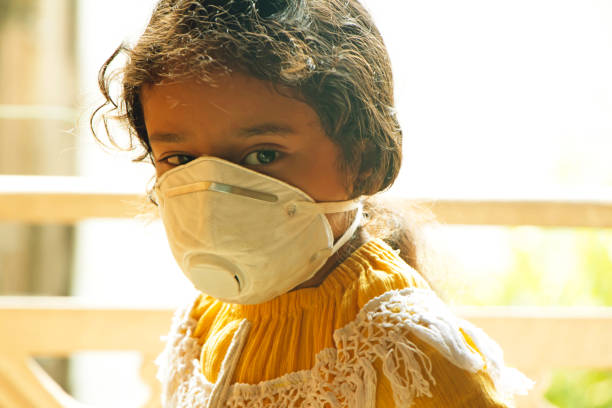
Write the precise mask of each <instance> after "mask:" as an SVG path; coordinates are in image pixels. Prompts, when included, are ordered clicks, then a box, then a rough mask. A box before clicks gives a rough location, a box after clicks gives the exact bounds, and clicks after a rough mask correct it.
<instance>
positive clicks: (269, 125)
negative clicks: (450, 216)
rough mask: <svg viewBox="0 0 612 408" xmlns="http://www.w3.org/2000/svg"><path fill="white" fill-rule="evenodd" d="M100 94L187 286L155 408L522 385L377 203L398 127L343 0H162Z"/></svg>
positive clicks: (514, 389)
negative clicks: (142, 170)
mask: <svg viewBox="0 0 612 408" xmlns="http://www.w3.org/2000/svg"><path fill="white" fill-rule="evenodd" d="M119 54H125V55H127V57H128V60H127V64H126V65H125V67H124V68H123V69H122V72H121V74H122V75H121V76H120V78H121V81H122V82H121V84H122V90H123V92H122V94H121V97H120V99H119V101H115V100H113V98H112V97H111V95H110V87H111V85H112V83H113V78H115V76H113V75H112V73H111V72H110V70H109V68H108V67H109V64H110V63H111V62H112V61H113V60H114V59H115V57H117V55H119ZM100 87H101V89H102V92H103V94H104V95H105V97H106V104H107V105H108V104H110V106H111V108H113V109H114V110H117V111H119V113H120V115H121V116H120V119H121V120H123V121H125V122H127V124H128V125H129V129H130V131H131V134H132V136H133V137H134V138H136V139H137V140H138V142H139V143H140V145H142V147H143V148H144V150H145V153H144V154H143V155H142V156H141V159H145V158H146V159H150V160H151V161H152V162H153V164H154V166H155V170H156V176H157V179H156V183H155V186H154V188H153V191H152V193H153V194H152V196H153V198H154V200H155V201H156V203H157V204H158V205H159V210H160V214H161V217H162V220H163V222H164V225H165V228H166V232H167V236H168V241H169V244H170V247H171V249H172V252H173V254H174V256H175V258H176V261H177V262H178V264H179V265H180V267H181V269H182V270H183V271H184V273H185V275H186V276H187V277H188V278H189V279H190V280H191V281H192V283H193V284H194V286H195V287H196V289H198V296H197V297H196V298H195V299H194V300H190V301H189V304H188V306H187V307H186V308H185V309H184V310H179V311H178V312H177V314H176V315H175V318H174V321H173V323H172V328H171V331H170V334H169V336H168V340H167V344H166V348H165V350H164V352H163V353H162V355H161V356H160V357H159V360H158V363H159V366H160V368H159V379H160V380H161V381H162V384H163V403H164V406H165V407H185V408H187V407H219V406H230V407H247V406H248V407H251V406H253V407H508V406H511V405H512V399H513V395H514V394H516V393H524V392H525V391H526V390H527V389H528V388H529V387H530V385H531V384H530V381H529V380H528V379H527V378H526V377H524V376H523V375H522V374H521V373H520V372H518V371H516V370H514V369H511V368H507V367H505V366H504V363H503V358H502V353H501V350H500V349H499V347H498V346H497V345H496V344H495V343H494V342H493V341H492V340H490V339H489V338H488V337H487V336H486V334H484V333H483V332H482V331H481V330H479V329H478V328H476V327H474V326H473V325H471V324H470V323H468V322H466V321H464V320H461V319H458V318H457V317H455V316H453V315H452V314H451V313H450V312H449V311H448V309H447V308H446V307H445V306H444V304H443V303H442V302H441V301H440V300H439V298H438V297H437V296H436V294H435V292H434V290H433V289H432V287H431V285H430V284H429V282H428V280H427V279H426V278H427V277H426V276H423V275H421V274H420V273H419V272H418V270H420V265H419V259H417V258H416V254H417V253H416V251H415V248H416V245H417V242H416V241H415V239H414V237H413V236H412V235H413V234H411V233H409V232H408V230H407V229H406V228H405V227H403V226H401V225H399V224H398V223H397V218H392V217H390V216H388V215H385V213H386V211H385V210H384V209H382V210H381V209H377V208H376V207H375V206H373V205H372V204H371V202H372V200H370V198H371V197H372V196H374V195H375V194H376V193H378V192H380V191H383V190H385V189H386V188H388V187H389V186H390V185H391V184H392V183H393V181H394V179H395V178H396V176H397V173H398V170H399V166H400V160H401V131H400V129H399V125H398V122H397V118H396V116H395V113H394V109H393V91H392V76H391V70H390V64H389V59H388V56H387V53H386V49H385V46H384V44H383V41H382V39H381V37H380V34H379V32H378V30H377V29H376V27H375V26H374V24H373V22H372V20H371V17H370V16H369V14H368V13H367V12H366V10H365V9H364V8H363V6H362V5H361V4H359V3H358V2H357V0H260V1H256V0H233V1H232V0H230V1H225V0H199V1H196V0H162V1H160V2H159V4H158V5H157V7H156V8H155V10H154V12H153V15H152V17H151V20H150V22H149V24H148V26H147V28H146V30H145V32H144V34H143V35H142V36H141V37H140V39H139V41H138V42H137V44H136V45H135V46H134V47H133V48H129V47H127V46H121V47H119V48H118V50H117V51H116V52H115V53H114V54H113V55H112V56H111V58H110V59H109V60H108V61H107V63H106V64H105V65H104V66H103V67H102V69H101V72H100ZM101 108H102V107H101ZM98 112H102V111H100V110H99V111H98ZM108 115H109V113H108V112H107V113H106V114H103V117H104V119H105V120H106V118H108V117H109V116H108ZM381 226H383V227H384V228H381ZM410 265H411V266H410Z"/></svg>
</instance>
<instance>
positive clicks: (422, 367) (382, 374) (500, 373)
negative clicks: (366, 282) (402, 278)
mask: <svg viewBox="0 0 612 408" xmlns="http://www.w3.org/2000/svg"><path fill="white" fill-rule="evenodd" d="M334 338H335V341H336V343H337V347H338V359H339V360H344V361H347V362H348V361H352V360H353V361H354V362H356V361H357V360H359V359H363V358H366V359H367V360H369V361H372V362H374V364H375V366H376V367H377V371H378V377H379V378H378V382H379V384H378V389H377V402H378V403H377V405H378V406H395V407H411V406H416V407H426V406H432V407H434V406H435V407H439V406H445V407H463V406H470V407H476V406H483V407H508V406H509V407H511V406H514V405H513V397H514V395H515V394H525V393H526V392H527V391H528V390H529V389H530V388H531V387H532V386H533V382H532V381H531V380H529V379H528V378H527V377H525V376H524V375H523V374H522V373H521V372H520V371H518V370H516V369H514V368H510V367H506V366H505V365H504V361H503V352H502V350H501V348H500V347H499V346H498V345H497V344H496V343H495V342H494V341H493V340H492V339H490V338H489V337H488V336H487V335H486V334H485V333H484V332H483V331H482V330H480V329H479V328H477V327H475V326H474V325H472V324H471V323H469V322H467V321H465V320H463V319H460V318H457V317H456V316H454V315H453V314H452V312H451V311H450V310H449V309H448V307H447V306H446V305H445V304H444V303H443V302H442V301H441V300H440V299H439V298H438V297H437V296H436V295H435V293H434V292H433V291H431V290H428V289H418V288H408V289H402V290H397V291H390V292H387V293H385V294H383V295H381V296H379V297H377V298H375V299H372V300H371V301H370V302H369V303H368V304H367V305H366V306H365V307H364V308H363V309H362V310H361V311H360V313H359V314H358V316H357V318H356V319H355V320H354V321H353V322H351V323H350V324H348V325H347V326H345V327H344V328H342V329H340V330H338V331H336V333H335V337H334ZM385 385H386V386H385ZM386 390H388V392H387V394H389V393H390V394H392V395H384V394H385V391H386ZM385 401H388V403H384V402H385Z"/></svg>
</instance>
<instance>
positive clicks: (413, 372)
mask: <svg viewBox="0 0 612 408" xmlns="http://www.w3.org/2000/svg"><path fill="white" fill-rule="evenodd" d="M192 306H193V302H191V303H190V304H189V306H188V307H186V308H184V309H182V310H179V311H177V313H176V314H175V316H174V318H173V322H172V327H171V330H170V334H169V335H168V337H167V343H166V347H165V349H164V351H163V352H162V354H161V355H160V356H159V357H158V359H157V364H158V365H159V371H158V375H157V377H158V379H159V380H160V381H161V383H162V388H163V389H162V392H163V393H162V401H163V406H164V407H166V408H198V407H201V408H204V407H206V408H208V407H209V404H210V403H211V401H210V399H211V393H212V391H213V388H214V387H215V385H214V384H212V383H210V382H209V381H208V380H206V378H205V377H204V375H203V374H202V371H201V365H200V361H199V356H200V350H201V346H200V345H199V344H198V343H197V341H196V340H195V339H194V338H193V337H192V336H191V334H192V333H193V330H194V329H195V327H196V324H197V322H196V321H195V320H194V319H192V318H190V317H189V313H190V311H191V309H192ZM459 329H462V330H464V331H465V332H466V333H467V334H468V335H469V336H470V337H471V338H472V339H473V340H474V343H475V344H476V346H477V347H478V349H479V350H480V352H481V353H482V354H483V356H484V357H485V360H486V365H487V371H488V373H489V375H490V376H491V379H492V380H493V382H494V384H495V386H496V389H497V391H498V392H499V393H500V395H501V396H502V397H503V398H504V399H505V401H503V402H505V403H506V404H507V405H509V406H513V402H512V399H513V395H514V394H525V393H526V392H527V391H528V390H529V389H530V388H531V387H532V386H533V382H532V381H531V380H529V379H528V378H527V377H525V376H524V375H523V374H522V373H521V372H519V371H518V370H516V369H513V368H508V367H505V365H504V362H503V352H502V350H501V349H500V347H499V346H498V345H497V344H496V343H495V342H494V341H493V340H491V339H490V338H489V337H488V336H487V335H486V334H485V333H484V332H483V331H482V330H480V329H479V328H477V327H475V326H474V325H472V324H471V323H469V322H467V321H465V320H462V319H459V318H457V317H455V316H454V315H453V314H452V313H451V312H450V311H449V309H448V308H447V307H446V305H445V304H444V303H443V302H442V301H441V300H440V299H439V298H438V297H437V296H436V295H435V293H434V292H432V291H431V290H427V289H418V288H407V289H402V290H393V291H389V292H387V293H384V294H383V295H381V296H379V297H377V298H374V299H372V300H371V301H369V302H368V303H367V304H366V306H364V308H363V309H362V310H361V311H360V312H359V314H358V315H357V317H356V318H355V320H353V321H352V322H351V323H349V324H347V325H346V326H345V327H343V328H341V329H338V330H336V332H335V333H334V342H335V345H336V348H329V349H325V350H322V351H321V352H319V353H318V354H317V356H316V362H315V365H314V367H313V368H312V369H310V370H303V371H298V372H293V373H289V374H286V375H284V376H282V377H278V378H275V379H272V380H268V381H263V382H260V383H259V384H253V385H251V384H240V383H235V384H233V385H230V386H229V389H227V391H226V392H224V395H225V396H226V398H227V399H226V401H225V404H224V405H225V406H227V407H240V408H242V407H279V408H281V407H282V408H286V407H323V406H331V407H351V408H353V407H364V408H374V407H375V404H376V384H377V373H376V370H375V369H374V366H373V362H375V361H381V362H382V369H383V374H384V375H385V377H386V378H387V379H388V380H389V382H390V384H391V387H392V390H393V398H394V401H395V405H396V406H397V407H410V406H411V405H412V404H413V402H414V399H415V398H418V397H421V396H428V397H433V395H432V393H431V388H430V387H431V386H432V385H435V384H436V380H435V378H434V377H433V375H432V367H431V361H430V359H429V357H428V356H427V355H426V354H425V353H424V352H422V351H421V350H419V348H418V347H417V346H416V345H415V344H414V343H413V342H411V341H410V340H408V339H409V338H410V336H411V335H412V336H416V337H417V338H418V339H420V340H421V341H423V342H425V343H427V344H429V345H431V346H432V347H434V348H435V349H436V350H438V351H439V352H440V353H441V354H442V355H444V357H446V358H447V359H448V360H449V361H451V362H452V363H453V364H455V365H456V366H458V367H460V368H463V369H465V370H467V371H469V372H471V373H475V372H477V371H478V370H481V369H482V368H483V367H484V364H485V361H483V359H482V357H481V356H480V355H479V354H477V353H475V352H474V351H472V350H471V349H470V347H469V345H468V344H467V343H466V342H465V340H464V338H463V335H462V334H461V332H460V331H459ZM215 405H216V404H215Z"/></svg>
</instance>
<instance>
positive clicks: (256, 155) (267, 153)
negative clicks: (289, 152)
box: [243, 150, 280, 166]
mask: <svg viewBox="0 0 612 408" xmlns="http://www.w3.org/2000/svg"><path fill="white" fill-rule="evenodd" d="M279 155H280V153H279V152H277V151H276V150H257V151H255V152H252V153H249V154H248V155H247V156H246V157H245V158H244V160H243V162H244V164H249V165H251V166H260V165H262V164H270V163H272V162H274V161H276V160H277V159H278V156H279Z"/></svg>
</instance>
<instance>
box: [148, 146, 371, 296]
mask: <svg viewBox="0 0 612 408" xmlns="http://www.w3.org/2000/svg"><path fill="white" fill-rule="evenodd" d="M155 194H156V196H157V200H158V203H159V209H160V213H161V217H162V220H163V222H164V226H165V228H166V233H167V236H168V241H169V243H170V248H171V249H172V253H173V255H174V257H175V259H176V261H177V262H178V264H179V265H180V267H181V269H182V270H183V272H184V273H185V275H186V276H187V277H188V278H189V280H191V282H192V283H193V285H194V286H195V287H196V288H197V289H199V290H200V291H202V292H204V293H206V294H208V295H210V296H213V297H215V298H217V299H220V300H223V301H226V302H231V303H242V304H255V303H261V302H265V301H267V300H270V299H273V298H275V297H276V296H278V295H281V294H283V293H286V292H288V291H289V290H291V289H293V288H295V287H296V286H298V285H299V284H300V283H303V282H305V281H307V280H308V279H310V278H312V277H313V276H314V274H315V273H316V272H317V271H318V270H319V269H320V268H321V267H322V266H323V264H325V262H326V261H327V259H329V257H330V256H331V255H332V254H333V253H334V252H336V251H337V250H338V249H339V248H340V247H341V246H342V245H344V244H345V243H346V242H347V241H348V240H349V239H350V238H351V236H352V235H353V234H354V232H355V230H356V229H357V227H358V226H359V223H360V221H361V211H362V206H361V202H360V201H359V200H350V201H342V202H324V203H315V202H314V200H313V199H312V198H310V197H309V196H308V195H307V194H306V193H304V192H303V191H301V190H299V189H298V188H295V187H293V186H291V185H289V184H287V183H284V182H282V181H280V180H277V179H275V178H272V177H269V176H266V175H264V174H261V173H257V172H255V171H252V170H249V169H247V168H244V167H242V166H239V165H237V164H234V163H231V162H228V161H225V160H221V159H218V158H214V157H200V158H198V159H196V160H193V161H191V162H189V163H187V164H184V165H181V166H179V167H176V168H174V169H172V170H169V171H167V172H166V173H164V174H163V175H162V176H161V177H160V178H159V180H158V182H157V184H156V186H155ZM355 208H357V214H356V215H355V220H354V221H353V222H352V224H351V225H350V227H349V228H348V229H347V230H346V232H345V233H344V234H343V235H342V237H341V238H340V239H338V241H337V242H336V243H335V244H334V237H333V233H332V229H331V227H330V225H329V222H328V220H327V218H326V217H325V214H329V213H338V212H345V211H349V210H352V209H355Z"/></svg>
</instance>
